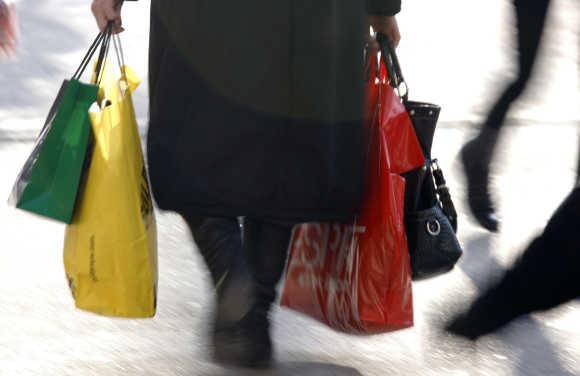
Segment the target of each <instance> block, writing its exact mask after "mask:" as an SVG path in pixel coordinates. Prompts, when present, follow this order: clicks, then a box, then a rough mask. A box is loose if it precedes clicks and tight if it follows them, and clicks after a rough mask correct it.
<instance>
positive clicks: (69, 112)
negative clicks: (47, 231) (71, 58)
mask: <svg viewBox="0 0 580 376" xmlns="http://www.w3.org/2000/svg"><path fill="white" fill-rule="evenodd" d="M109 40H110V32H109V31H107V32H105V33H100V34H99V35H98V36H97V38H96V39H95V41H94V42H93V44H92V45H91V47H90V48H89V51H88V52H87V54H86V55H85V58H84V59H83V61H82V62H81V65H80V66H79V68H78V69H77V71H76V73H75V74H74V75H73V78H72V79H70V80H65V81H64V83H63V84H62V86H61V88H60V90H59V93H58V95H57V97H56V100H55V101H54V103H53V105H52V107H51V109H50V111H49V114H48V117H47V119H46V122H45V124H44V127H43V128H42V130H41V132H40V134H39V136H38V138H37V140H36V143H35V146H34V148H33V151H32V153H31V154H30V156H29V157H28V160H27V161H26V163H25V164H24V167H23V168H22V170H21V172H20V174H19V175H18V177H17V179H16V183H15V184H14V188H13V189H12V193H11V195H10V198H9V202H10V203H11V204H12V205H14V206H16V207H17V208H20V209H24V210H26V211H29V212H32V213H35V214H39V215H42V216H45V217H48V218H53V219H56V220H59V221H62V222H65V223H70V222H71V220H72V215H73V212H74V207H75V202H76V197H77V192H78V190H79V183H80V181H81V177H82V173H83V170H84V168H83V165H84V163H85V158H86V156H87V155H88V153H87V148H88V147H89V141H90V137H91V124H90V119H89V115H88V111H89V107H90V106H91V105H92V104H93V103H94V102H95V101H96V99H97V92H98V85H94V84H87V83H83V82H81V81H80V77H81V75H82V73H83V71H84V70H85V68H86V66H87V65H88V63H89V61H90V59H91V58H92V56H93V55H94V53H95V52H96V51H97V49H98V47H99V46H100V47H101V52H100V54H99V60H98V62H97V64H96V68H95V73H97V74H96V75H95V76H94V78H93V80H94V82H97V81H98V76H99V75H100V70H101V66H102V61H103V59H104V56H105V55H106V50H107V48H108V43H109Z"/></svg>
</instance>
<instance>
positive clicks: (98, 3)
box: [91, 0, 124, 34]
mask: <svg viewBox="0 0 580 376" xmlns="http://www.w3.org/2000/svg"><path fill="white" fill-rule="evenodd" d="M117 4H118V2H117V1H115V0H93V2H92V4H91V11H92V12H93V15H94V16H95V21H96V22H97V26H98V27H99V30H100V31H104V30H105V29H106V28H107V24H108V23H109V22H113V32H114V33H115V34H116V33H120V32H122V31H123V30H124V29H123V26H122V20H121V4H118V5H117Z"/></svg>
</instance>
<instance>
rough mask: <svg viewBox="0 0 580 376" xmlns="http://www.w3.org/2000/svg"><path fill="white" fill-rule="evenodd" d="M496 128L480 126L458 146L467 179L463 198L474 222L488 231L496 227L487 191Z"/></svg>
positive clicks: (497, 222)
mask: <svg viewBox="0 0 580 376" xmlns="http://www.w3.org/2000/svg"><path fill="white" fill-rule="evenodd" d="M498 135H499V131H497V130H495V129H493V128H490V127H483V129H482V130H481V132H480V134H479V136H477V137H476V138H474V139H473V140H471V141H469V142H468V143H467V144H465V145H464V146H463V148H462V149H461V152H460V153H461V162H462V164H463V170H464V172H465V176H466V179H467V200H468V204H469V208H470V209H471V212H472V214H473V216H474V217H475V219H476V220H477V222H479V224H480V225H481V226H482V227H484V228H485V229H487V230H489V231H491V232H497V231H498V230H499V220H498V218H497V216H496V212H495V206H494V204H493V202H492V200H491V196H490V193H489V172H490V170H489V169H490V163H491V159H492V157H493V152H494V149H495V146H496V144H497V140H498Z"/></svg>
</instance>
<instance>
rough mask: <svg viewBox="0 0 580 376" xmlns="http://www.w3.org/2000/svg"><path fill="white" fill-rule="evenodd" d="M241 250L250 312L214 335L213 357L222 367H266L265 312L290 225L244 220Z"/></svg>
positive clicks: (280, 269)
mask: <svg viewBox="0 0 580 376" xmlns="http://www.w3.org/2000/svg"><path fill="white" fill-rule="evenodd" d="M243 228H244V229H243V244H244V245H243V248H244V257H245V261H246V262H247V264H248V266H249V270H250V274H251V275H252V278H253V282H254V291H255V292H256V299H255V302H254V305H253V306H252V308H251V310H250V312H249V313H248V314H247V315H246V316H245V317H244V318H243V319H242V320H241V321H240V322H239V323H238V324H236V326H235V327H234V328H232V329H228V330H224V331H221V332H219V333H217V335H216V337H215V338H216V343H218V344H219V346H217V350H218V351H217V352H216V358H217V359H218V360H219V361H220V362H222V363H226V364H235V365H240V366H245V367H266V366H268V365H269V364H270V362H271V358H272V342H271V339H270V322H269V317H268V316H269V312H270V308H271V306H272V303H273V302H274V301H275V300H276V285H277V284H278V282H279V280H280V278H281V277H282V273H283V272H284V267H285V264H286V253H287V248H288V244H289V241H290V236H291V233H292V225H288V224H281V223H276V222H271V221H265V220H258V219H249V218H246V219H245V220H244V225H243Z"/></svg>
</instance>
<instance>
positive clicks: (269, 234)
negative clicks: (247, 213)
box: [244, 218, 292, 308]
mask: <svg viewBox="0 0 580 376" xmlns="http://www.w3.org/2000/svg"><path fill="white" fill-rule="evenodd" d="M291 234H292V225H290V224H283V223H274V222H268V221H264V220H258V219H251V218H246V219H245V220H244V252H245V256H246V260H247V262H248V265H249V267H250V270H251V272H252V274H253V276H254V279H255V281H256V285H257V293H258V301H259V302H260V304H261V305H262V306H263V307H264V308H269V306H270V304H271V303H272V302H274V301H275V300H276V285H277V284H278V282H279V281H280V278H281V277H282V273H283V272H284V267H285V265H286V257H287V250H288V244H289V242H290V236H291Z"/></svg>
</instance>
